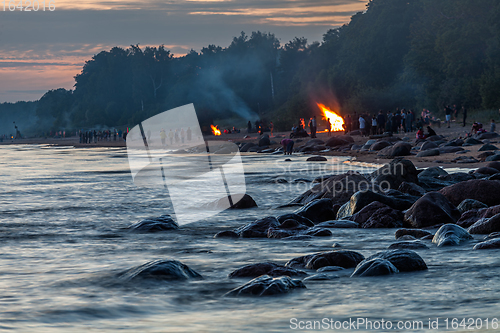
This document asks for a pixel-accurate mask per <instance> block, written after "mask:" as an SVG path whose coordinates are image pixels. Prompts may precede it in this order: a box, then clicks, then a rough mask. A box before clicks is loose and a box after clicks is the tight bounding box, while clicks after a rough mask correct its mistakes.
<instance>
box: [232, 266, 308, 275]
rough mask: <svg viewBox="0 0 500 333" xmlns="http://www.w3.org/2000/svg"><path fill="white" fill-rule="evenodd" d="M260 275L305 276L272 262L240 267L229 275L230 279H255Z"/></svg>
mask: <svg viewBox="0 0 500 333" xmlns="http://www.w3.org/2000/svg"><path fill="white" fill-rule="evenodd" d="M261 275H269V276H271V277H278V276H284V275H286V276H290V277H293V276H307V273H306V272H303V271H299V270H296V269H294V268H290V267H285V266H280V265H278V264H275V263H272V262H263V263H258V264H251V265H246V266H243V267H240V268H238V269H236V270H234V271H233V272H231V273H230V274H229V277H230V278H231V279H232V278H242V277H249V278H255V277H258V276H261Z"/></svg>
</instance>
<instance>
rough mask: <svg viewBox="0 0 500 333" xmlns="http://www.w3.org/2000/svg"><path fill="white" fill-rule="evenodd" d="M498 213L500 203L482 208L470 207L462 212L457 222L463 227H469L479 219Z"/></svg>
mask: <svg viewBox="0 0 500 333" xmlns="http://www.w3.org/2000/svg"><path fill="white" fill-rule="evenodd" d="M499 213H500V205H497V206H493V207H489V208H482V209H479V210H476V209H472V210H469V211H466V212H465V213H463V214H462V216H461V217H460V219H459V220H458V221H457V224H458V225H459V226H461V227H463V228H469V227H470V226H471V225H473V224H474V223H476V222H477V221H478V220H479V219H487V218H490V217H492V216H495V215H496V214H499Z"/></svg>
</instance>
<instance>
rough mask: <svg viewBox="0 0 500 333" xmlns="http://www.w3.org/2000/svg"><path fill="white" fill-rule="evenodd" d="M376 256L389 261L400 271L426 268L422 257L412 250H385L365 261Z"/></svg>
mask: <svg viewBox="0 0 500 333" xmlns="http://www.w3.org/2000/svg"><path fill="white" fill-rule="evenodd" d="M376 258H378V259H385V260H388V261H390V262H391V263H392V264H393V265H394V266H395V267H396V268H397V269H398V270H399V271H400V272H412V271H422V270H426V269H427V265H426V264H425V261H424V260H423V259H422V257H420V256H419V255H418V254H417V253H416V252H415V251H412V250H401V249H396V250H386V251H382V252H379V253H376V254H374V255H372V256H370V257H369V258H366V261H369V260H372V259H376Z"/></svg>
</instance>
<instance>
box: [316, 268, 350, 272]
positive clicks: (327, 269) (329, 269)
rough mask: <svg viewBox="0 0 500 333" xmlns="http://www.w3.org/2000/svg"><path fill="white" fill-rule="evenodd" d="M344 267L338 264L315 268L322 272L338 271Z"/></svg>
mask: <svg viewBox="0 0 500 333" xmlns="http://www.w3.org/2000/svg"><path fill="white" fill-rule="evenodd" d="M344 269H345V268H344V267H340V266H325V267H321V268H319V269H317V270H316V272H318V273H323V272H338V271H343V270H344Z"/></svg>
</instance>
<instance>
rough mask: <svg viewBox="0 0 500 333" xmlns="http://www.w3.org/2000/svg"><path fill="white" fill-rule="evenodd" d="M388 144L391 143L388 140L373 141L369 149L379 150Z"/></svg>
mask: <svg viewBox="0 0 500 333" xmlns="http://www.w3.org/2000/svg"><path fill="white" fill-rule="evenodd" d="M390 145H391V143H390V142H387V141H378V142H375V143H374V144H372V145H371V146H370V150H372V151H379V150H382V149H384V148H385V147H389V146H390Z"/></svg>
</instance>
